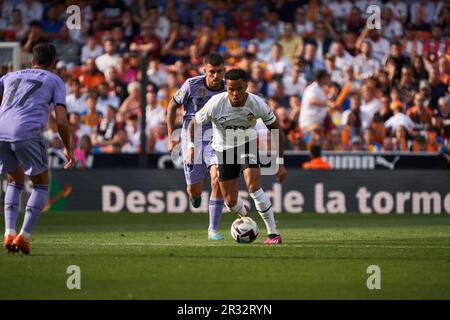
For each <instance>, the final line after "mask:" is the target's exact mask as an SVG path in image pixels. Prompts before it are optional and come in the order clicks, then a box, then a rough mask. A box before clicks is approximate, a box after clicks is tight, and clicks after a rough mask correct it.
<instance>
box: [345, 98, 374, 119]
mask: <svg viewBox="0 0 450 320" xmlns="http://www.w3.org/2000/svg"><path fill="white" fill-rule="evenodd" d="M352 112H353V113H356V114H358V117H359V119H360V122H361V127H362V128H367V127H369V126H370V123H371V122H372V117H373V115H372V114H370V113H368V112H367V111H364V110H362V109H361V96H360V95H359V94H357V93H354V94H352V95H351V96H350V108H349V109H347V110H345V111H344V112H343V113H342V117H341V121H340V123H342V124H343V125H346V124H347V122H348V118H349V116H350V113H352Z"/></svg>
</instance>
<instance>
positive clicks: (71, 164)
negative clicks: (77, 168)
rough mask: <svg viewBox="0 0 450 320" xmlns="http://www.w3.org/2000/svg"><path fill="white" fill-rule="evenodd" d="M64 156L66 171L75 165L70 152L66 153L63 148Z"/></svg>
mask: <svg viewBox="0 0 450 320" xmlns="http://www.w3.org/2000/svg"><path fill="white" fill-rule="evenodd" d="M64 156H65V157H66V159H67V162H66V164H65V165H64V169H66V170H67V169H70V168H72V167H73V165H74V164H75V161H74V156H73V153H72V152H71V151H68V150H67V149H66V148H64Z"/></svg>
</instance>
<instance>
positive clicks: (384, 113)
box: [374, 96, 394, 123]
mask: <svg viewBox="0 0 450 320" xmlns="http://www.w3.org/2000/svg"><path fill="white" fill-rule="evenodd" d="M390 104H391V102H390V101H389V98H388V97H386V96H382V97H381V98H380V110H379V111H378V112H376V113H375V114H374V117H375V116H376V115H378V116H379V117H380V118H381V119H382V120H383V123H384V122H386V121H388V120H389V118H391V117H392V116H393V115H394V113H393V112H392V110H391V106H390Z"/></svg>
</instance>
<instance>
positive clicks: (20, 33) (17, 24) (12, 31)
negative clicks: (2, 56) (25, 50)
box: [0, 9, 28, 42]
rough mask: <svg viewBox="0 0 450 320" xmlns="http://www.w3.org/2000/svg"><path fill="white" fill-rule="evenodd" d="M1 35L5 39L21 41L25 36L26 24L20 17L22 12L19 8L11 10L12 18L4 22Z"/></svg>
mask: <svg viewBox="0 0 450 320" xmlns="http://www.w3.org/2000/svg"><path fill="white" fill-rule="evenodd" d="M1 29H3V30H2V31H3V37H4V40H5V41H18V42H22V41H23V40H24V38H25V37H26V36H27V32H28V25H27V24H26V23H24V21H23V19H22V12H21V11H20V10H19V9H14V10H12V19H11V22H10V23H5V26H4V28H1V27H0V30H1Z"/></svg>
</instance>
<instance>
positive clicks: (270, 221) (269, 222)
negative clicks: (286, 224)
mask: <svg viewBox="0 0 450 320" xmlns="http://www.w3.org/2000/svg"><path fill="white" fill-rule="evenodd" d="M250 196H251V197H252V198H253V201H254V202H255V207H256V210H258V213H259V215H260V216H261V218H262V219H263V220H264V223H265V224H266V228H267V233H268V234H280V233H279V232H278V231H277V226H276V224H275V217H274V215H273V208H272V203H271V202H270V199H269V197H268V196H267V194H266V193H265V192H264V190H263V189H262V188H260V189H259V190H258V191H256V192H253V193H250Z"/></svg>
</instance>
